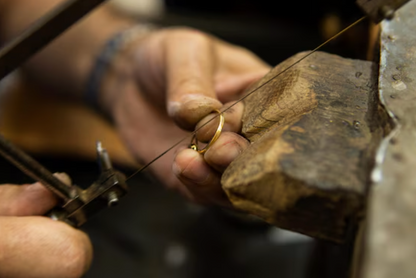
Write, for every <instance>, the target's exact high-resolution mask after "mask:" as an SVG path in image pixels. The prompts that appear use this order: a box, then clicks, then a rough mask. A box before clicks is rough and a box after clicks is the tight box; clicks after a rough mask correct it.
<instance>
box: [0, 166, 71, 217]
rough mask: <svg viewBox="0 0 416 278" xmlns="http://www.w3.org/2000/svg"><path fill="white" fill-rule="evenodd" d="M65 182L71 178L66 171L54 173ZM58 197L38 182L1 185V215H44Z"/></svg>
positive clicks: (55, 202)
mask: <svg viewBox="0 0 416 278" xmlns="http://www.w3.org/2000/svg"><path fill="white" fill-rule="evenodd" d="M54 175H55V176H56V177H57V178H58V179H60V180H61V181H62V182H64V183H65V184H68V185H70V184H71V179H70V178H69V176H68V175H67V174H65V173H56V174H54ZM57 203H58V198H57V197H56V195H55V194H53V193H52V192H51V191H50V190H49V189H47V188H46V187H45V186H43V185H42V184H41V183H39V182H37V183H34V184H24V185H12V184H5V185H0V216H26V215H43V214H45V213H46V212H48V211H49V210H50V209H52V208H53V207H54V206H56V205H57Z"/></svg>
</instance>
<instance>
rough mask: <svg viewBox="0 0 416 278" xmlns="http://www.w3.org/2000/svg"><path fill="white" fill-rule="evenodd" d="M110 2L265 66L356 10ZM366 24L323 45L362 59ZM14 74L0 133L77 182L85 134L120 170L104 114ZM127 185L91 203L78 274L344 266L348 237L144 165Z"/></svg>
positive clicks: (126, 161) (82, 172)
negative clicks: (292, 227)
mask: <svg viewBox="0 0 416 278" xmlns="http://www.w3.org/2000/svg"><path fill="white" fill-rule="evenodd" d="M111 5H113V6H114V8H115V9H117V10H118V11H119V12H120V13H125V14H128V15H129V16H131V17H134V18H137V19H138V20H141V21H148V22H153V23H155V24H157V25H160V26H178V25H181V26H191V27H194V28H197V29H200V30H203V31H205V32H208V33H211V34H213V35H215V36H217V37H220V38H221V39H223V40H226V41H229V42H231V43H234V44H238V45H241V46H244V47H246V48H248V49H250V50H251V51H253V52H254V53H256V54H257V55H258V56H260V57H261V58H262V59H264V60H265V61H266V62H268V63H269V64H270V65H276V64H278V63H280V62H282V61H283V60H285V59H286V58H288V57H290V56H292V55H294V54H296V53H297V52H299V51H304V50H310V49H313V48H315V47H316V46H317V45H319V44H320V43H321V42H323V41H324V40H326V39H328V38H329V37H331V36H332V35H334V34H335V33H337V32H338V31H340V30H341V29H342V28H343V27H345V26H347V25H349V24H350V23H352V22H353V21H355V20H356V19H358V18H360V17H361V16H362V14H361V12H360V11H359V9H358V8H357V7H356V6H355V3H354V1H353V0H342V1H341V0H338V1H329V0H318V1H302V0H301V1H270V0H256V1H252V0H238V1H237V0H211V1H202V0H201V1H192V0H165V1H164V0H112V1H111ZM367 29H368V26H365V25H360V26H358V27H357V28H354V29H353V30H351V32H349V33H347V34H346V35H345V36H342V37H341V38H340V39H338V40H336V41H334V42H332V43H330V44H329V45H328V46H326V47H325V48H324V49H323V51H327V52H331V53H335V54H339V55H341V56H344V57H350V58H358V59H365V58H366V53H367V37H368V34H367ZM15 78H16V77H14V76H11V77H9V78H8V79H7V80H4V81H2V82H1V83H0V92H1V94H0V97H1V102H0V103H1V105H2V106H1V109H0V128H1V131H2V133H4V134H5V136H6V137H7V138H9V139H11V140H12V141H13V142H15V143H16V144H17V145H19V146H21V147H22V148H23V149H25V150H26V151H28V152H29V153H31V154H32V155H34V156H35V158H36V159H38V160H39V161H40V162H41V163H43V164H44V165H45V166H46V167H47V168H49V169H50V170H51V171H52V172H58V171H65V172H67V173H68V174H69V175H70V176H71V177H72V179H73V181H74V183H76V184H78V185H80V186H84V187H85V186H88V185H89V184H90V183H91V182H92V181H94V180H95V179H96V177H97V175H98V167H97V166H96V163H95V161H94V147H95V140H96V139H97V138H99V139H101V140H102V141H103V143H104V146H105V147H107V148H108V149H109V151H110V154H111V155H112V157H113V159H114V160H115V162H116V167H117V168H119V169H120V170H121V171H123V172H125V173H127V174H129V173H132V172H133V171H134V168H135V167H136V166H137V165H136V164H135V162H134V161H133V160H132V158H131V157H130V156H129V154H128V152H127V151H126V150H125V148H124V146H123V144H122V143H121V142H120V140H119V139H118V137H117V134H116V133H115V131H114V130H113V129H112V127H111V125H110V124H109V123H108V122H107V121H106V120H104V119H102V118H101V117H100V116H99V115H97V114H96V113H95V112H94V111H90V110H89V109H88V108H85V107H80V106H79V105H77V104H72V103H60V100H59V99H54V98H53V97H52V98H48V99H47V100H45V99H43V100H42V101H41V103H39V104H38V105H34V104H33V103H34V102H32V100H33V101H36V100H38V99H39V98H41V95H42V94H41V93H39V92H36V88H35V87H33V86H28V85H27V84H21V83H19V82H16V80H15ZM27 91H31V94H27ZM13 107H19V111H22V110H21V109H22V107H23V110H24V111H26V112H27V113H26V114H27V115H29V117H28V116H27V115H26V118H25V117H24V116H23V117H22V115H21V113H18V112H17V111H15V110H14V108H13ZM31 111H32V112H33V113H31ZM39 111H48V112H45V113H43V114H42V113H39ZM51 115H53V119H51ZM68 115H70V116H68ZM68 138H71V139H70V140H68ZM150 143H151V142H149V144H150ZM0 165H1V167H0V182H1V183H6V182H8V183H24V182H31V180H30V179H29V178H27V177H25V176H23V175H22V174H21V173H20V172H19V171H18V170H17V169H15V168H14V167H13V166H11V165H10V164H8V163H7V162H5V161H4V160H2V159H1V162H0ZM130 185H131V192H130V193H129V194H128V196H127V197H125V198H124V199H123V200H122V202H121V204H120V205H119V206H118V207H116V208H114V209H111V210H106V211H103V212H101V213H100V214H99V215H98V216H97V217H95V218H94V219H92V220H91V221H90V222H88V223H87V224H86V225H85V226H84V227H83V229H84V230H85V231H86V232H87V233H88V234H89V235H90V237H91V240H92V242H93V245H94V251H95V258H94V262H93V265H92V268H91V270H90V271H89V272H88V273H87V274H86V275H85V277H86V278H97V277H127V278H128V277H146V278H153V277H154V278H167V277H169V278H204V277H216V278H223V277H224V278H225V277H240V278H246V277H247V278H249V277H250V278H253V277H259V278H269V277H280V278H303V277H320V278H325V277H347V275H348V266H349V263H350V261H349V258H350V251H351V250H350V246H348V245H347V246H339V245H334V244H331V243H327V242H321V241H317V240H313V239H311V238H308V237H306V236H303V235H299V234H295V233H291V232H287V231H283V230H280V229H277V228H275V227H271V226H269V225H267V224H265V223H263V222H261V221H258V220H257V219H253V218H248V217H246V216H241V215H236V214H233V213H230V212H226V211H222V210H219V209H215V208H206V207H200V206H197V205H193V204H190V203H188V202H187V201H185V200H184V199H183V198H181V197H180V196H178V195H177V194H176V192H171V191H168V190H166V189H164V188H163V187H162V186H161V185H160V184H158V182H157V181H156V180H154V179H153V178H152V177H150V176H148V175H146V174H145V175H137V176H135V178H134V179H133V180H132V181H131V182H130Z"/></svg>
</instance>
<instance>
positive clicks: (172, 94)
mask: <svg viewBox="0 0 416 278" xmlns="http://www.w3.org/2000/svg"><path fill="white" fill-rule="evenodd" d="M164 48H165V66H166V69H167V71H166V72H167V89H168V93H167V94H168V95H167V101H168V103H167V105H168V107H167V110H168V113H169V116H170V117H172V118H173V119H174V120H175V122H176V123H177V124H178V125H179V126H180V127H182V128H185V129H188V130H192V129H193V128H194V127H195V125H196V123H198V122H199V121H200V120H201V119H202V118H203V117H204V116H206V115H207V114H209V113H210V112H212V111H213V110H214V109H219V108H221V106H222V104H221V102H220V101H219V100H217V98H216V94H215V90H214V77H213V74H214V69H215V66H216V65H215V60H216V59H215V56H216V55H215V49H214V43H213V41H212V40H211V38H210V37H209V36H208V35H205V34H203V33H200V32H199V31H193V30H188V29H177V30H174V31H171V32H168V33H167V39H166V40H165V47H164Z"/></svg>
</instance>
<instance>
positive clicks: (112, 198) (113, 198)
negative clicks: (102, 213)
mask: <svg viewBox="0 0 416 278" xmlns="http://www.w3.org/2000/svg"><path fill="white" fill-rule="evenodd" d="M118 201H119V200H118V196H117V193H116V192H114V191H111V192H110V193H108V203H107V205H108V206H109V207H115V206H117V205H118Z"/></svg>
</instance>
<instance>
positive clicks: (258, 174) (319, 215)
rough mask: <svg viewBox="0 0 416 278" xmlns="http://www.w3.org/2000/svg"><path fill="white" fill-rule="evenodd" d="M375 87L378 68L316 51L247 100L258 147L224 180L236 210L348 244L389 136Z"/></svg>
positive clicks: (246, 123)
mask: <svg viewBox="0 0 416 278" xmlns="http://www.w3.org/2000/svg"><path fill="white" fill-rule="evenodd" d="M305 54H306V53H300V54H298V55H295V56H293V57H291V58H289V59H288V60H286V61H284V62H283V63H281V64H280V65H278V66H277V67H276V68H275V69H273V70H272V72H270V73H269V74H268V75H267V76H265V77H264V78H263V79H262V80H261V81H259V82H258V84H256V85H255V86H254V87H256V86H259V85H261V84H262V83H264V82H266V81H267V80H269V79H270V77H272V76H274V75H276V74H277V73H279V72H281V71H282V70H283V69H285V68H286V67H287V66H288V65H290V64H292V63H293V62H294V61H296V60H297V59H299V58H301V57H302V56H304V55H305ZM376 84H377V69H376V67H375V65H374V64H373V63H372V62H367V61H359V60H350V59H344V58H341V57H339V56H335V55H331V54H327V53H323V52H317V53H315V54H313V55H312V56H310V57H309V58H308V59H306V60H305V61H303V62H302V63H300V64H298V65H297V66H296V67H294V68H292V69H290V70H289V71H287V72H286V73H284V74H282V75H281V76H280V77H278V78H276V79H274V80H273V81H272V82H270V83H269V84H267V85H265V86H264V87H263V88H261V89H260V90H259V91H258V92H256V93H255V94H253V95H251V96H250V97H248V98H247V100H246V101H245V114H244V117H243V134H244V136H246V137H247V138H248V139H249V140H250V141H251V145H250V147H249V148H248V149H247V150H246V151H244V152H243V154H242V155H241V156H240V157H239V158H238V159H237V160H235V161H234V162H233V163H232V164H231V165H230V167H229V168H228V169H227V170H226V172H225V173H224V175H223V178H222V184H223V188H224V190H225V191H226V193H227V194H228V196H229V198H230V200H231V202H232V203H233V205H234V206H235V207H236V208H238V209H240V210H242V211H245V212H248V213H250V214H254V215H257V216H259V217H261V218H262V219H264V220H266V221H267V222H269V223H271V224H274V225H276V226H279V227H281V228H285V229H289V230H293V231H297V232H301V233H304V234H307V235H310V236H313V237H318V238H323V239H329V240H333V241H336V242H342V241H343V240H344V239H345V238H346V236H347V234H348V231H349V230H350V229H351V228H352V227H353V226H354V223H355V222H356V221H357V220H358V219H360V217H361V216H362V211H363V207H364V203H365V198H366V193H367V189H368V184H369V173H370V170H371V166H372V160H373V159H372V158H373V154H374V149H375V147H376V146H377V145H378V142H379V141H380V140H381V138H382V136H383V129H382V128H381V126H382V125H383V118H382V117H381V116H380V114H381V113H379V107H378V101H377V100H376V93H377V86H376Z"/></svg>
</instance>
